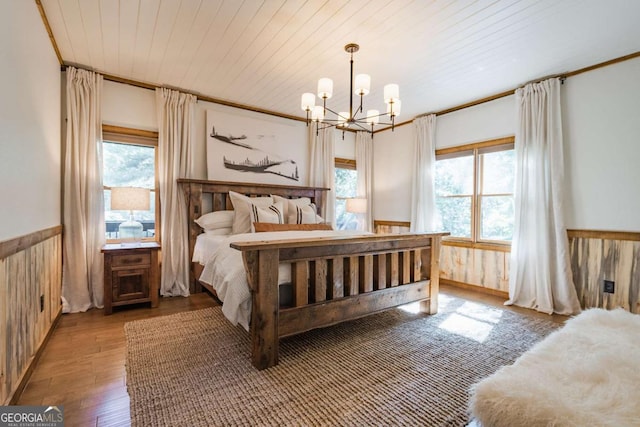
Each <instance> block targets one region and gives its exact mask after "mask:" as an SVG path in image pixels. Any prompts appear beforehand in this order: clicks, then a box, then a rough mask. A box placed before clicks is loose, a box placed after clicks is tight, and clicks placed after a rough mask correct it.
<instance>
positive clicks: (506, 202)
mask: <svg viewBox="0 0 640 427" xmlns="http://www.w3.org/2000/svg"><path fill="white" fill-rule="evenodd" d="M514 181H515V154H514V150H513V138H507V139H506V140H505V139H500V140H497V141H496V142H493V141H487V142H483V143H478V144H471V145H469V146H465V147H454V148H450V149H443V150H438V151H436V175H435V187H436V205H437V208H438V210H439V212H440V215H441V217H442V223H443V228H444V229H445V230H447V231H449V232H450V233H451V237H452V238H458V239H464V240H470V241H472V242H482V241H486V242H509V241H511V238H512V235H513V222H514V196H513V188H514Z"/></svg>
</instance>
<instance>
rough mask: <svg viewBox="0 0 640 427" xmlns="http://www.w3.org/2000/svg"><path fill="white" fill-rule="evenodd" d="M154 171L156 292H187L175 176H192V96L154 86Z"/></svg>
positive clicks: (183, 215)
mask: <svg viewBox="0 0 640 427" xmlns="http://www.w3.org/2000/svg"><path fill="white" fill-rule="evenodd" d="M156 108H157V114H158V129H159V132H158V173H159V184H160V205H161V211H160V212H161V220H160V222H161V226H160V233H161V238H162V272H161V275H162V279H161V282H160V294H161V295H164V296H179V295H180V296H188V295H189V239H188V236H189V235H188V224H187V222H188V218H187V205H186V202H185V199H184V194H183V192H182V191H181V190H180V188H179V187H178V183H177V181H176V180H177V179H178V178H191V177H192V176H193V159H192V156H191V147H192V145H193V140H194V138H195V130H194V120H195V108H196V97H195V96H193V95H189V94H184V93H180V92H178V91H175V90H170V89H165V88H158V89H156Z"/></svg>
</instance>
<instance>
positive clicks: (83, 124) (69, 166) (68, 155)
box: [62, 67, 105, 313]
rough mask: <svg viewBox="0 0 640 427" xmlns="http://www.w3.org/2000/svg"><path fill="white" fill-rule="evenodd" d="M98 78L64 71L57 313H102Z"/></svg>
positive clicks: (99, 87) (102, 240)
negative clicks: (61, 233) (59, 302)
mask: <svg viewBox="0 0 640 427" xmlns="http://www.w3.org/2000/svg"><path fill="white" fill-rule="evenodd" d="M101 92H102V76H101V75H100V74H97V73H94V72H91V71H86V70H79V69H76V68H73V67H68V68H67V138H66V144H65V153H64V172H63V173H64V202H63V204H64V214H63V217H64V239H63V241H64V264H63V267H62V311H63V312H65V313H76V312H79V311H86V310H88V309H89V308H91V307H97V308H102V307H103V298H104V291H103V290H104V283H103V282H104V276H103V261H102V253H101V252H100V250H101V248H102V245H104V243H105V225H104V195H103V187H102V118H101V112H100V105H101V100H100V97H101Z"/></svg>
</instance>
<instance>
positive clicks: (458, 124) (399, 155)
mask: <svg viewBox="0 0 640 427" xmlns="http://www.w3.org/2000/svg"><path fill="white" fill-rule="evenodd" d="M514 129H515V110H514V97H513V96H508V97H505V98H500V99H497V100H494V101H491V102H486V103H484V104H480V105H476V106H473V107H469V108H465V109H464V110H459V111H455V112H453V113H449V114H445V115H442V116H438V117H437V118H436V148H445V147H453V146H458V145H463V144H469V143H472V142H479V141H485V140H488V139H494V138H500V137H503V136H509V135H513V134H514V131H515V130H514ZM413 141H414V130H413V125H412V124H408V125H404V126H401V127H397V128H396V129H395V130H394V131H393V132H392V131H391V130H386V131H384V132H380V133H377V134H375V137H374V139H373V145H374V151H373V163H374V172H373V180H374V181H373V188H374V193H375V196H374V199H373V200H374V206H373V212H374V218H375V219H378V220H388V221H410V220H411V185H412V178H411V176H412V168H413Z"/></svg>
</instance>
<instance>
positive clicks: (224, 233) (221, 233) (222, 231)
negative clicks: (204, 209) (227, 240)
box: [204, 227, 231, 236]
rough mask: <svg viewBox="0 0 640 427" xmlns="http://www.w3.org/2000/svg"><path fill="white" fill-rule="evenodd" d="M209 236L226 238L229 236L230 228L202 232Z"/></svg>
mask: <svg viewBox="0 0 640 427" xmlns="http://www.w3.org/2000/svg"><path fill="white" fill-rule="evenodd" d="M204 232H205V234H208V235H209V236H228V235H231V227H225V228H216V229H215V230H204Z"/></svg>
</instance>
